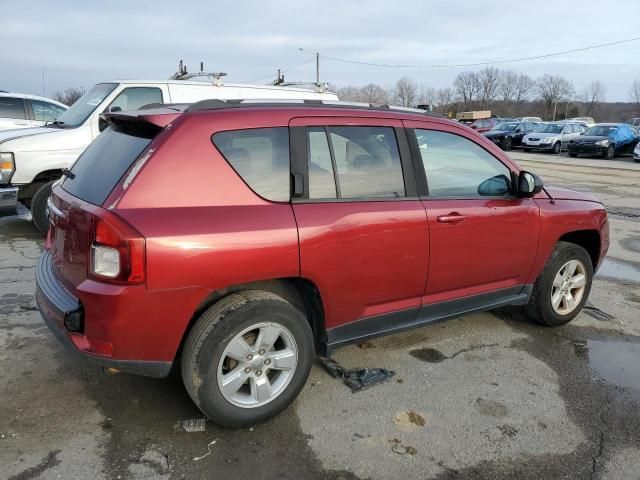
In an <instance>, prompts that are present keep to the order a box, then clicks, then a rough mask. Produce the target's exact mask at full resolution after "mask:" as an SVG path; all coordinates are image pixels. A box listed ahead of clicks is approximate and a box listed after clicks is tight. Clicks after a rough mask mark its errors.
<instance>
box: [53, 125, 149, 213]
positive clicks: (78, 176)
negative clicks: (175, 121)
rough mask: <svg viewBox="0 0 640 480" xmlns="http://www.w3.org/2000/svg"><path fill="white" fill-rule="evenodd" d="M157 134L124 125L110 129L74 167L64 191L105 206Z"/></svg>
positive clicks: (104, 132)
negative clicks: (116, 187) (125, 174)
mask: <svg viewBox="0 0 640 480" xmlns="http://www.w3.org/2000/svg"><path fill="white" fill-rule="evenodd" d="M157 131H158V130H156V129H135V130H133V129H131V128H125V127H122V126H118V127H114V126H111V127H109V128H107V129H106V130H105V131H103V132H102V133H101V134H100V135H98V137H97V138H96V139H95V140H94V141H93V142H92V143H91V144H90V145H89V146H88V147H87V149H86V150H85V151H84V152H83V153H82V155H80V157H79V158H78V160H76V162H75V163H74V164H73V167H72V168H71V175H68V176H67V177H66V178H65V180H64V182H63V183H62V188H63V189H64V190H66V191H67V192H69V193H70V194H71V195H74V196H76V197H78V198H81V199H82V200H84V201H86V202H89V203H93V204H94V205H102V204H103V203H104V202H105V200H106V199H107V197H108V196H109V194H110V193H111V190H113V188H114V187H115V186H116V185H117V184H118V182H119V181H120V179H121V178H122V176H123V175H124V173H125V172H126V171H127V170H128V169H129V167H131V165H132V164H133V162H134V161H135V159H136V158H138V157H139V156H140V154H141V153H142V152H143V151H144V150H145V149H146V148H147V147H148V146H149V144H150V143H151V140H152V139H153V136H154V134H155V133H157Z"/></svg>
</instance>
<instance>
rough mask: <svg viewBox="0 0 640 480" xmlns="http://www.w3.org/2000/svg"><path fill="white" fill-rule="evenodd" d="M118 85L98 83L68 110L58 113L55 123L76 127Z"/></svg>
mask: <svg viewBox="0 0 640 480" xmlns="http://www.w3.org/2000/svg"><path fill="white" fill-rule="evenodd" d="M117 86H118V84H117V83H98V84H97V85H94V86H93V88H92V89H91V90H89V91H88V92H87V93H85V94H84V95H83V96H82V97H80V98H79V99H78V101H77V102H76V103H74V104H73V105H72V106H71V108H69V110H67V111H66V112H64V113H63V114H62V115H60V116H59V117H58V119H57V121H56V125H60V126H62V127H78V126H80V125H82V124H83V123H84V121H85V120H86V119H87V118H89V115H91V114H92V113H93V111H94V110H95V109H96V108H97V106H98V105H100V103H102V101H103V100H104V99H105V98H107V95H109V94H110V93H111V92H113V91H114V90H115V88H116V87H117Z"/></svg>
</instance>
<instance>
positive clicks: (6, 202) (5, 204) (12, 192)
mask: <svg viewBox="0 0 640 480" xmlns="http://www.w3.org/2000/svg"><path fill="white" fill-rule="evenodd" d="M17 206H18V187H0V210H4V209H7V210H8V209H12V208H16V207H17Z"/></svg>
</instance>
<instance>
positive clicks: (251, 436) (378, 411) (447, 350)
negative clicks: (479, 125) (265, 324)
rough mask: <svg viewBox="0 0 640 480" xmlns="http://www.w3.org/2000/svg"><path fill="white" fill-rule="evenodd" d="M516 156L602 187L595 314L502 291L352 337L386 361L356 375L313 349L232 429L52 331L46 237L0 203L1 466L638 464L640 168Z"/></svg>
mask: <svg viewBox="0 0 640 480" xmlns="http://www.w3.org/2000/svg"><path fill="white" fill-rule="evenodd" d="M512 156H513V157H514V158H516V159H517V160H518V161H520V162H521V163H522V164H523V165H524V166H526V167H527V168H529V169H531V170H534V171H536V172H538V173H540V174H541V175H542V177H543V178H544V179H545V181H546V182H547V183H552V184H556V185H561V186H567V187H573V188H576V189H580V190H588V191H591V192H592V193H594V194H595V195H596V196H598V197H599V198H601V199H602V200H603V201H604V202H605V204H606V206H607V208H608V210H609V211H610V219H611V226H612V246H611V249H610V252H609V253H610V259H609V261H608V262H607V264H606V265H605V266H604V267H603V269H602V270H601V272H600V273H599V275H598V277H597V278H596V280H595V282H594V287H593V290H592V295H591V298H590V301H591V304H592V305H593V306H594V307H595V308H596V309H599V310H600V313H601V312H604V313H605V315H602V314H600V315H599V314H598V313H599V312H598V310H594V309H591V310H585V311H584V312H583V313H581V314H580V315H579V317H578V318H577V319H576V320H575V321H574V322H572V323H571V324H569V325H567V326H564V327H561V328H556V329H552V328H545V327H540V326H538V325H535V324H532V323H531V322H529V321H527V320H526V319H524V318H522V316H521V315H520V314H519V312H517V310H513V309H502V310H500V311H496V312H491V313H481V314H473V315H468V316H465V317H461V318H459V319H455V320H451V321H449V322H445V323H441V324H436V325H431V326H428V327H424V328H421V329H418V330H414V331H412V332H406V333H402V334H398V335H393V336H389V337H385V338H380V339H375V340H372V341H369V342H365V343H364V344H361V345H353V346H349V347H346V348H343V349H341V350H339V351H338V352H337V353H336V355H335V359H336V360H338V361H339V362H341V363H342V364H343V365H345V366H347V367H385V368H388V369H391V370H393V371H395V372H396V375H395V377H393V378H392V379H390V380H389V381H387V382H385V383H382V384H379V385H376V386H373V387H371V388H369V389H366V390H363V391H361V392H357V393H351V391H350V390H349V389H348V388H347V387H346V386H344V385H342V384H341V383H340V382H339V381H338V380H336V379H333V378H331V377H330V376H328V375H327V374H326V373H325V372H324V371H323V370H322V369H321V368H320V367H319V366H318V365H316V366H315V367H314V369H313V371H312V374H311V377H310V379H309V382H308V384H307V386H306V388H305V389H304V391H303V392H302V394H301V395H300V397H299V398H298V400H297V401H296V402H295V403H294V405H292V406H291V407H290V408H288V409H287V410H286V411H285V412H283V413H282V414H281V415H279V416H278V417H277V418H275V419H273V420H271V421H270V422H268V423H265V424H262V425H256V426H255V427H253V428H248V429H242V430H230V429H223V428H220V427H217V426H216V425H215V424H213V423H212V422H207V424H206V431H205V432H197V433H187V432H185V431H184V430H183V429H182V428H181V424H182V421H183V420H184V419H189V418H197V417H199V416H200V413H199V412H198V410H197V409H196V407H195V406H194V405H193V403H192V402H191V400H190V399H189V397H188V396H187V394H186V392H185V391H184V388H183V386H182V383H181V380H180V378H179V375H177V374H176V373H173V374H172V375H171V376H170V377H169V378H166V379H160V380H156V379H148V378H143V377H135V376H129V375H125V374H119V375H105V374H104V373H102V371H101V370H100V369H99V368H97V367H94V366H92V365H88V364H85V363H84V362H81V361H78V360H77V358H76V357H74V356H72V355H70V354H69V353H68V352H67V351H66V350H65V349H64V348H63V347H62V346H60V345H58V344H57V343H56V341H55V340H54V339H53V337H52V336H51V334H50V333H49V331H48V330H47V329H46V327H45V326H44V324H43V323H42V320H41V319H40V317H39V314H38V312H37V311H36V310H35V306H34V299H33V289H34V282H33V273H34V265H35V261H36V259H37V257H38V254H39V252H40V250H41V245H42V239H41V237H40V236H39V235H38V234H37V233H36V232H35V230H34V229H33V227H32V226H31V224H30V222H29V218H28V214H26V213H25V212H24V211H21V214H20V215H17V216H11V217H3V218H0V372H1V374H0V478H2V479H5V478H7V479H21V480H25V479H51V478H64V479H67V478H91V479H147V478H148V479H156V478H160V479H169V478H172V479H173V478H178V479H179V478H188V479H191V478H195V479H198V478H203V479H204V478H207V479H209V478H227V479H235V478H256V479H261V478H264V479H271V478H282V479H289V478H291V479H293V478H296V479H297V478H311V479H314V478H318V479H320V478H322V479H326V478H329V479H342V478H344V479H351V478H372V479H386V478H400V477H405V478H452V479H453V478H455V479H458V478H460V479H465V478H469V479H471V478H473V479H476V478H492V479H493V478H498V479H500V478H505V479H507V478H509V479H512V478H585V479H587V478H589V479H591V478H594V479H596V478H603V479H618V478H620V479H623V478H624V479H630V478H640V409H639V408H638V407H639V406H640V368H639V367H640V315H639V313H640V190H639V187H638V185H639V184H640V170H636V169H635V168H632V167H635V166H634V165H633V164H632V163H630V162H629V160H628V159H624V160H618V161H614V162H606V161H589V162H588V165H586V164H585V165H581V164H574V163H573V160H570V159H566V158H564V157H560V158H557V159H555V158H554V159H551V158H549V156H542V155H527V154H521V153H517V152H516V153H513V154H512ZM634 215H636V216H634ZM588 313H591V314H593V315H595V316H592V315H590V314H588ZM207 453H208V455H207Z"/></svg>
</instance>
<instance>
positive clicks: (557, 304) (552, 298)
mask: <svg viewBox="0 0 640 480" xmlns="http://www.w3.org/2000/svg"><path fill="white" fill-rule="evenodd" d="M592 280H593V265H592V263H591V257H590V256H589V254H588V253H587V251H586V250H585V249H584V248H582V247H581V246H579V245H576V244H574V243H568V242H558V244H557V245H556V248H555V249H554V250H553V252H552V253H551V256H550V257H549V259H548V260H547V263H545V266H544V270H543V271H542V273H541V274H540V276H539V277H538V278H537V280H536V282H535V284H534V286H533V291H532V293H531V297H530V298H529V303H528V304H527V305H526V306H525V313H526V314H527V316H528V317H529V318H531V319H532V320H535V321H537V322H539V323H541V324H543V325H548V326H551V327H556V326H559V325H564V324H565V323H569V322H570V321H571V320H573V319H574V317H575V316H576V315H578V313H580V310H582V306H583V305H584V303H585V302H586V301H587V297H588V296H589V292H590V291H591V282H592Z"/></svg>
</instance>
